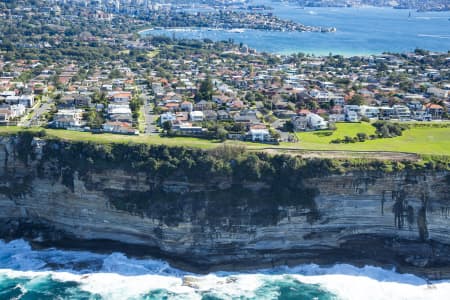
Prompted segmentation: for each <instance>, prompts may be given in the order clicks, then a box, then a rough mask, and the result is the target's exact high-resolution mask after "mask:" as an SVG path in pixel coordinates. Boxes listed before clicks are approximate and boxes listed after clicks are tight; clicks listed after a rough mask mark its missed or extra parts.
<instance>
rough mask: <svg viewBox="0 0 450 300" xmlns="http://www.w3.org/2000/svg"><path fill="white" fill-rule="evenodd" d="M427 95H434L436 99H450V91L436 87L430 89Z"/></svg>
mask: <svg viewBox="0 0 450 300" xmlns="http://www.w3.org/2000/svg"><path fill="white" fill-rule="evenodd" d="M427 93H428V94H431V95H434V96H436V97H439V98H448V95H449V91H448V90H443V89H440V88H436V87H429V88H428V89H427Z"/></svg>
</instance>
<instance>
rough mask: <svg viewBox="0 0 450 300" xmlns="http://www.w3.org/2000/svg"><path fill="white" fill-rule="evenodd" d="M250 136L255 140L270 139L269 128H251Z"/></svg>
mask: <svg viewBox="0 0 450 300" xmlns="http://www.w3.org/2000/svg"><path fill="white" fill-rule="evenodd" d="M250 136H251V138H252V141H253V142H264V141H267V140H269V139H270V133H269V130H267V129H250Z"/></svg>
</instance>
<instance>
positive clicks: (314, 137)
mask: <svg viewBox="0 0 450 300" xmlns="http://www.w3.org/2000/svg"><path fill="white" fill-rule="evenodd" d="M327 132H330V131H319V132H301V133H297V137H298V138H299V141H300V142H299V143H298V144H297V145H295V146H294V145H292V144H289V143H284V144H283V146H286V147H293V148H299V149H307V150H344V151H345V150H349V151H394V152H410V153H419V154H433V155H450V128H412V129H409V130H406V131H404V132H403V135H402V136H399V137H395V138H386V139H376V140H369V141H365V142H361V143H352V144H331V143H330V142H331V141H332V140H334V139H337V138H341V139H342V138H343V137H345V136H350V137H354V136H356V134H357V133H359V132H364V133H367V134H368V135H370V134H374V133H375V128H374V127H373V126H372V125H370V124H369V123H341V124H337V130H336V131H334V132H332V134H331V135H327Z"/></svg>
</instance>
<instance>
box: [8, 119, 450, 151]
mask: <svg viewBox="0 0 450 300" xmlns="http://www.w3.org/2000/svg"><path fill="white" fill-rule="evenodd" d="M40 130H43V129H42V128H29V129H25V128H21V127H13V126H10V127H0V135H2V134H3V135H5V134H16V133H18V132H22V131H33V132H38V131H40ZM45 131H46V136H48V137H50V138H58V139H62V140H69V141H85V142H96V143H125V144H126V143H145V144H160V145H167V146H185V147H195V148H201V149H212V148H215V147H217V146H219V145H222V144H223V143H222V142H220V141H218V140H206V139H200V138H191V137H172V138H168V137H160V136H157V135H151V136H148V135H139V136H128V135H117V134H92V133H89V132H78V131H70V130H57V129H45ZM357 133H366V134H367V135H371V134H374V133H375V128H374V127H373V126H372V125H370V124H369V123H341V124H337V129H336V130H335V131H316V132H301V133H297V137H298V138H299V142H298V143H282V144H281V145H279V146H272V145H270V146H268V145H266V144H258V143H243V142H234V141H227V142H225V143H226V144H232V145H234V144H236V145H245V146H246V148H247V149H248V150H262V149H265V148H270V149H271V150H273V151H277V149H280V151H282V150H286V149H289V150H291V151H292V152H294V153H295V151H297V150H298V151H299V152H304V151H305V150H306V151H308V150H316V151H343V152H345V151H349V152H350V151H351V152H358V151H361V152H362V151H364V152H380V151H383V152H403V153H414V154H419V155H439V156H450V127H448V126H447V127H443V128H435V127H429V126H428V127H420V126H419V127H418V126H413V127H412V128H410V129H408V130H405V131H404V132H403V135H402V136H398V137H394V138H383V139H375V140H367V141H365V142H356V143H349V144H344V143H342V144H333V143H331V141H332V140H334V139H336V138H344V137H345V136H350V137H354V136H356V134H357Z"/></svg>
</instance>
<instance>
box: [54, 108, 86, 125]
mask: <svg viewBox="0 0 450 300" xmlns="http://www.w3.org/2000/svg"><path fill="white" fill-rule="evenodd" d="M82 114H83V111H82V110H81V109H60V110H59V111H58V112H57V113H56V114H55V115H54V116H53V125H54V126H55V127H56V128H69V127H80V126H81V125H82V122H81V120H82V118H83V117H82Z"/></svg>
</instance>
